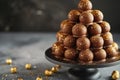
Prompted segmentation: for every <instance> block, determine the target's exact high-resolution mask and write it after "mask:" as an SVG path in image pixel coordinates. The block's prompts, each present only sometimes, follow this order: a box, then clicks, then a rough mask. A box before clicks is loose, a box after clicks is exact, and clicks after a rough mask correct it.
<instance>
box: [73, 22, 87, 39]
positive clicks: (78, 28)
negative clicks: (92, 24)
mask: <svg viewBox="0 0 120 80" xmlns="http://www.w3.org/2000/svg"><path fill="white" fill-rule="evenodd" d="M72 34H73V35H74V36H75V37H81V36H85V35H86V34H87V28H86V26H84V25H83V24H76V25H74V26H73V28H72Z"/></svg>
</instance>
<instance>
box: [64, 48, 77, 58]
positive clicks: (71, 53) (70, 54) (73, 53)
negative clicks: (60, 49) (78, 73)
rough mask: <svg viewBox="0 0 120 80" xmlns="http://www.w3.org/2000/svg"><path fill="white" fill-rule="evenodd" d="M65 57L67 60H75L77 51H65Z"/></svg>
mask: <svg viewBox="0 0 120 80" xmlns="http://www.w3.org/2000/svg"><path fill="white" fill-rule="evenodd" d="M64 57H65V58H66V59H70V60H73V59H75V58H76V50H75V49H73V48H69V49H67V50H65V53H64Z"/></svg>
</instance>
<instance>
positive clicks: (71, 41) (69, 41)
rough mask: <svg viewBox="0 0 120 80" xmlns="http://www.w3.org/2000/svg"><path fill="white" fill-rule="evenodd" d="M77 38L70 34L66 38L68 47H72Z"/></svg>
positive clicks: (65, 43)
mask: <svg viewBox="0 0 120 80" xmlns="http://www.w3.org/2000/svg"><path fill="white" fill-rule="evenodd" d="M75 41H76V40H75V38H74V37H73V36H72V35H68V36H67V37H66V38H65V39H64V42H63V43H64V46H65V47H66V48H71V47H74V46H75Z"/></svg>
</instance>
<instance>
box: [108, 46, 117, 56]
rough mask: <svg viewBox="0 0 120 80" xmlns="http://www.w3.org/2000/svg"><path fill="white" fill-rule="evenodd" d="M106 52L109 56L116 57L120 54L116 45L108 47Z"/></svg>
mask: <svg viewBox="0 0 120 80" xmlns="http://www.w3.org/2000/svg"><path fill="white" fill-rule="evenodd" d="M106 52H107V57H108V58H111V57H115V56H117V55H118V52H117V51H116V49H115V48H114V47H108V48H106Z"/></svg>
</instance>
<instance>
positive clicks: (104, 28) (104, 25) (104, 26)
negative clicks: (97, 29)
mask: <svg viewBox="0 0 120 80" xmlns="http://www.w3.org/2000/svg"><path fill="white" fill-rule="evenodd" d="M99 24H100V26H101V28H102V33H106V32H109V31H110V29H111V27H110V24H109V23H108V22H106V21H102V22H101V23H99Z"/></svg>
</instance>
